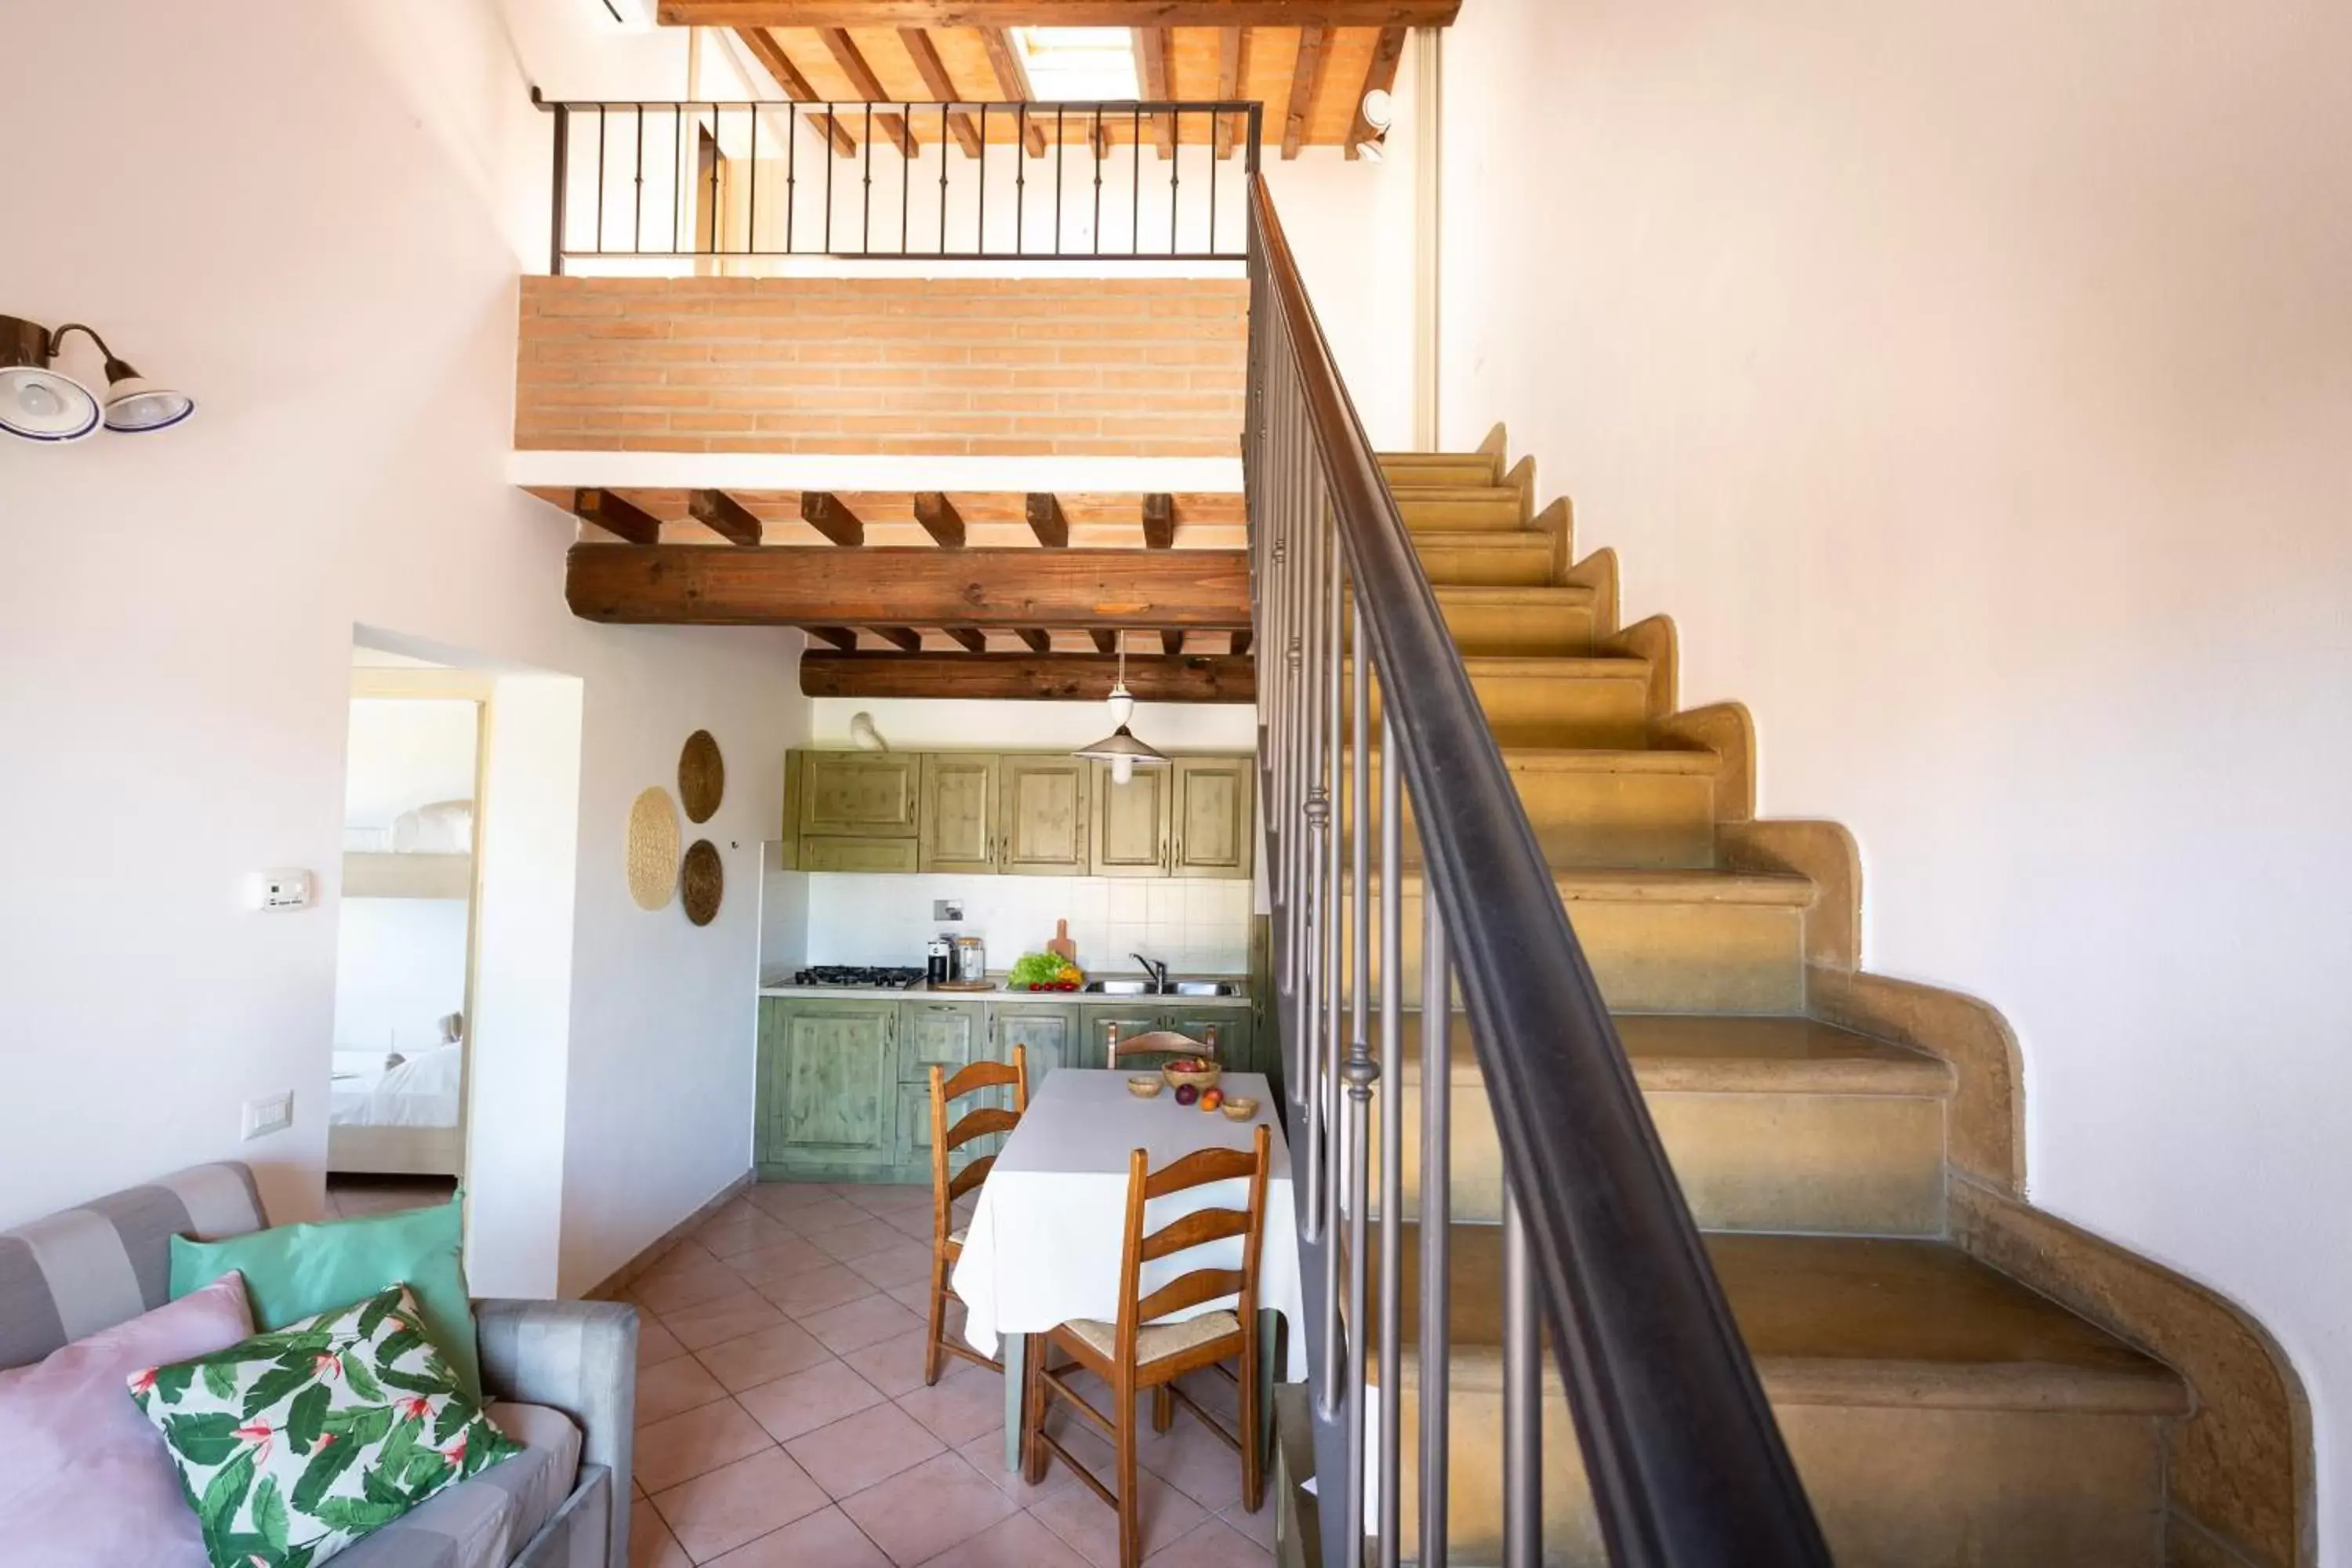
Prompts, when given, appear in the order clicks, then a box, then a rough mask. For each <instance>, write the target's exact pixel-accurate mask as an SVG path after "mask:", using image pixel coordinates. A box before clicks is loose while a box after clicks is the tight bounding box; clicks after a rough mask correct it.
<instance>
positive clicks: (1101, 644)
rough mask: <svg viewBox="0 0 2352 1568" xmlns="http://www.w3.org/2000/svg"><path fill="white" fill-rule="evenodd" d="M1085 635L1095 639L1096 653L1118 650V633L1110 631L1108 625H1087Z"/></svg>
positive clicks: (1115, 651)
mask: <svg viewBox="0 0 2352 1568" xmlns="http://www.w3.org/2000/svg"><path fill="white" fill-rule="evenodd" d="M1087 636H1088V637H1092V638H1094V639H1095V651H1096V652H1097V653H1117V652H1118V633H1117V632H1115V631H1112V630H1111V629H1110V628H1109V627H1108V626H1088V627H1087Z"/></svg>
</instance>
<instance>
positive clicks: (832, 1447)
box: [784, 1405, 942, 1499]
mask: <svg viewBox="0 0 2352 1568" xmlns="http://www.w3.org/2000/svg"><path fill="white" fill-rule="evenodd" d="M941 1447H942V1445H941V1444H940V1440H939V1439H938V1438H937V1437H934V1436H931V1435H930V1434H929V1432H926V1431H924V1430H923V1428H922V1427H921V1426H919V1425H918V1424H917V1423H916V1421H915V1419H914V1417H912V1416H911V1415H908V1414H907V1413H906V1412H905V1411H903V1410H900V1409H899V1408H898V1406H897V1405H876V1406H874V1407H873V1408H872V1409H871V1410H861V1411H859V1412H858V1413H857V1414H856V1415H852V1416H849V1417H847V1418H845V1419H844V1420H840V1421H836V1422H835V1423H834V1424H833V1425H832V1426H820V1427H818V1428H817V1429H816V1430H815V1431H814V1432H811V1433H808V1434H806V1435H805V1436H799V1437H795V1438H793V1440H792V1441H791V1442H789V1443H787V1444H785V1445H784V1452H786V1453H788V1454H790V1455H791V1456H792V1457H793V1458H794V1459H796V1460H798V1461H799V1462H800V1467H801V1468H803V1469H804V1470H806V1471H807V1472H808V1473H809V1477H810V1479H813V1480H814V1481H815V1482H816V1484H817V1485H819V1486H821V1487H823V1488H824V1489H825V1490H826V1491H827V1492H829V1493H830V1494H832V1495H833V1496H834V1497H835V1498H836V1499H839V1498H845V1497H849V1496H851V1495H852V1494H854V1493H856V1492H862V1491H864V1490H865V1489H866V1488H868V1487H870V1486H873V1485H874V1484H876V1483H877V1482H878V1481H883V1480H887V1479H889V1478H890V1477H892V1476H895V1475H897V1474H898V1472H899V1471H900V1470H903V1469H906V1468H908V1466H910V1465H918V1464H920V1463H922V1461H924V1460H925V1459H928V1458H930V1457H931V1456H932V1455H934V1454H937V1453H939V1452H940V1450H941Z"/></svg>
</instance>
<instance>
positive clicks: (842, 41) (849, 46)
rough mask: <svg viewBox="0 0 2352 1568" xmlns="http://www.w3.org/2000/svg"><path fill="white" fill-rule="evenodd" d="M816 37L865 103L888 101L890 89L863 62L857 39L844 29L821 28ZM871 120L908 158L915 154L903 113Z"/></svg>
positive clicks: (884, 115)
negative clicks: (822, 42)
mask: <svg viewBox="0 0 2352 1568" xmlns="http://www.w3.org/2000/svg"><path fill="white" fill-rule="evenodd" d="M817 37H819V38H821V39H823V40H824V47H825V50H826V52H827V53H829V54H831V55H832V56H833V61H834V64H835V65H837V66H839V67H840V68H841V74H842V75H844V76H845V77H847V78H848V79H849V85H850V86H851V87H853V88H855V89H857V94H858V96H859V97H860V98H863V99H864V100H866V102H868V103H887V102H889V101H890V92H889V89H887V88H886V87H884V86H883V85H882V79H881V78H879V77H877V76H876V75H875V74H874V68H873V67H872V66H869V65H867V64H866V57H865V56H864V55H862V54H860V53H858V51H857V44H856V40H855V39H853V38H851V37H850V36H849V31H848V29H847V28H845V27H820V28H818V29H817ZM874 121H875V123H876V124H877V125H879V126H881V127H882V134H883V135H885V136H887V137H888V138H889V139H890V142H891V144H892V145H893V146H895V147H897V148H898V151H899V152H900V153H903V154H905V155H906V156H907V157H909V158H911V157H913V156H915V154H916V153H917V152H918V151H919V149H918V148H917V146H916V144H915V133H914V132H913V131H911V130H909V129H908V125H907V117H906V116H905V115H903V114H876V115H875V116H874Z"/></svg>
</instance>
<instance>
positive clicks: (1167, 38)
mask: <svg viewBox="0 0 2352 1568" xmlns="http://www.w3.org/2000/svg"><path fill="white" fill-rule="evenodd" d="M1131 42H1132V47H1133V48H1134V50H1135V79H1136V83H1137V85H1139V86H1140V87H1141V88H1142V89H1143V96H1144V97H1145V98H1147V99H1157V100H1160V102H1162V103H1165V102H1166V101H1167V100H1170V99H1171V98H1173V97H1175V96H1176V95H1175V94H1174V93H1173V92H1171V91H1170V90H1169V89H1168V84H1169V82H1170V81H1171V79H1173V78H1174V77H1175V74H1176V72H1175V69H1174V62H1173V61H1172V60H1171V58H1170V56H1171V52H1172V51H1173V49H1174V48H1175V35H1174V34H1173V33H1171V32H1170V31H1169V30H1168V29H1167V28H1165V27H1138V28H1136V29H1135V30H1134V32H1133V34H1132V35H1131ZM1151 134H1152V135H1153V136H1154V137H1155V138H1157V139H1158V141H1159V142H1160V156H1161V157H1163V158H1172V157H1174V156H1175V155H1176V117H1175V116H1174V115H1172V114H1155V115H1153V116H1152V117H1151Z"/></svg>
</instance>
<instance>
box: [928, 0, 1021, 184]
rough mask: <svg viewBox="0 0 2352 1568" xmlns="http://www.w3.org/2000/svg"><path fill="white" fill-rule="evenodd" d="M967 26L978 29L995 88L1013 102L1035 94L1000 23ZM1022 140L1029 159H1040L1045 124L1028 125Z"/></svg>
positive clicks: (1019, 58) (1010, 40) (1018, 57)
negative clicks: (994, 76) (1026, 146)
mask: <svg viewBox="0 0 2352 1568" xmlns="http://www.w3.org/2000/svg"><path fill="white" fill-rule="evenodd" d="M940 25H941V26H946V25H947V24H944V23H942V24H940ZM957 25H958V26H965V25H967V24H957ZM968 25H969V26H977V27H979V28H980V42H981V47H983V48H985V49H986V50H987V51H988V68H989V69H991V70H992V71H994V72H995V73H996V90H997V91H998V92H1000V93H1003V95H1004V97H1005V98H1007V99H1008V100H1011V101H1013V102H1014V103H1026V102H1028V101H1029V100H1030V99H1031V98H1033V97H1034V96H1035V95H1034V93H1033V92H1031V90H1030V88H1029V68H1028V67H1026V66H1024V65H1023V64H1022V63H1021V57H1020V56H1019V55H1018V54H1016V53H1014V52H1013V40H1012V39H1010V38H1008V37H1005V36H1004V28H1003V26H996V25H992V24H988V23H971V24H968ZM1022 140H1023V141H1024V142H1026V143H1027V144H1028V148H1029V155H1030V156H1031V157H1032V158H1042V157H1044V156H1045V127H1044V126H1042V125H1032V126H1030V127H1029V128H1028V129H1027V132H1025V133H1024V136H1023V137H1022Z"/></svg>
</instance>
